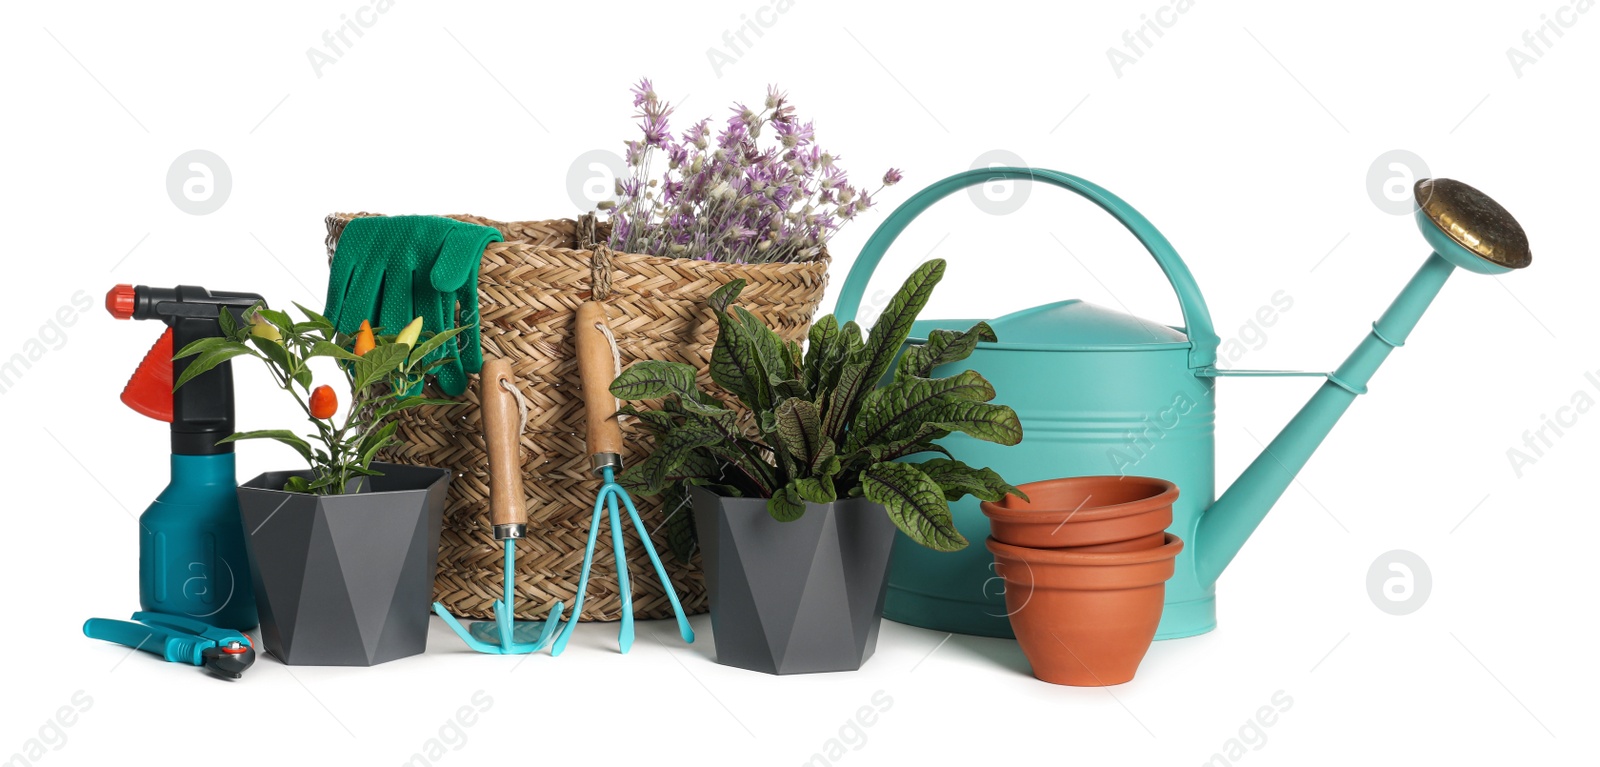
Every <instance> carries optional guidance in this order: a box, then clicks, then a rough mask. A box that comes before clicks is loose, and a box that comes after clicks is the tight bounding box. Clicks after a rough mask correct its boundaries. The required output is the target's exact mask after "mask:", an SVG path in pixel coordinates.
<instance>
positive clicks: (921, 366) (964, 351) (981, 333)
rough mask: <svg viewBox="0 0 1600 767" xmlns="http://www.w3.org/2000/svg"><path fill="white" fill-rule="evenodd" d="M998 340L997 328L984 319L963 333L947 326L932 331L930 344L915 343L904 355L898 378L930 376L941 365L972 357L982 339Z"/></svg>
mask: <svg viewBox="0 0 1600 767" xmlns="http://www.w3.org/2000/svg"><path fill="white" fill-rule="evenodd" d="M996 340H997V339H996V337H995V334H994V329H993V328H991V327H989V323H987V322H980V323H978V324H976V325H973V326H972V327H971V328H969V329H967V330H965V331H961V332H957V331H954V330H943V329H938V330H933V331H930V332H929V333H928V342H927V343H923V344H917V345H916V346H912V347H910V348H908V349H906V350H905V352H904V353H902V354H901V355H900V366H899V367H898V368H896V369H895V378H896V379H900V378H911V377H917V378H926V377H927V376H928V374H929V373H931V372H933V369H934V368H936V367H939V366H940V365H948V364H950V363H952V362H960V361H961V360H964V359H966V358H967V357H969V356H971V354H972V350H973V349H976V348H978V342H979V341H988V342H990V343H993V342H994V341H996Z"/></svg>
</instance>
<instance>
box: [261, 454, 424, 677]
mask: <svg viewBox="0 0 1600 767" xmlns="http://www.w3.org/2000/svg"><path fill="white" fill-rule="evenodd" d="M372 468H374V469H376V470H377V471H381V472H383V473H384V476H382V477H371V478H369V479H370V482H371V489H370V490H368V491H365V492H360V493H354V494H349V495H322V496H319V495H307V494H304V493H289V492H285V491H284V490H282V489H281V488H282V487H283V483H284V482H285V481H287V480H288V479H289V478H290V477H293V476H297V475H298V476H303V477H308V476H309V475H310V472H308V471H269V472H267V473H266V474H262V475H261V476H259V477H256V478H255V479H252V480H250V481H249V482H246V483H244V484H243V485H240V486H239V513H240V515H241V516H242V517H243V518H244V529H245V540H246V543H247V545H248V548H249V552H250V577H251V579H252V581H254V585H255V590H256V600H257V609H258V610H259V611H260V613H261V638H262V640H263V641H264V644H265V645H266V651H267V652H269V653H272V655H273V656H274V657H276V658H277V659H278V660H281V661H283V662H284V663H286V664H288V665H291V666H374V665H377V664H379V663H384V662H387V661H391V660H394V659H396V658H404V657H407V656H411V655H417V654H419V653H421V652H422V651H423V650H425V649H427V646H428V618H429V616H430V615H432V614H433V612H432V604H433V575H434V567H435V565H436V563H437V562H438V558H439V528H440V523H441V521H442V519H443V517H444V506H445V491H446V489H448V488H449V486H450V472H449V471H446V470H444V469H433V468H428V467H425V466H401V465H398V464H391V463H374V464H372Z"/></svg>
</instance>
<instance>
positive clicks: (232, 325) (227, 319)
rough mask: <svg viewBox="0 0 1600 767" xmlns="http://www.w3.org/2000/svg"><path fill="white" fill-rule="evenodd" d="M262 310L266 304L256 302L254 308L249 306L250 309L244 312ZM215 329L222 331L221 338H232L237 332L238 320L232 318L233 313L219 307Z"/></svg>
mask: <svg viewBox="0 0 1600 767" xmlns="http://www.w3.org/2000/svg"><path fill="white" fill-rule="evenodd" d="M263 308H266V304H265V303H263V302H259V301H258V302H256V303H255V305H254V306H251V307H250V309H246V310H245V311H246V312H249V311H250V310H251V309H263ZM246 316H248V315H246ZM217 329H218V330H221V331H222V337H223V338H232V337H233V334H234V332H235V331H237V330H239V322H238V318H236V317H234V316H233V311H232V310H230V309H228V308H227V307H225V306H224V307H221V308H220V309H219V310H218V311H217Z"/></svg>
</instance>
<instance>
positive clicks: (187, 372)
mask: <svg viewBox="0 0 1600 767" xmlns="http://www.w3.org/2000/svg"><path fill="white" fill-rule="evenodd" d="M249 353H250V349H249V347H247V346H245V345H244V344H239V343H231V342H230V343H228V344H227V345H225V346H218V347H216V348H214V349H212V350H211V351H208V352H203V353H201V354H200V356H198V357H195V358H194V360H192V361H191V362H190V363H189V366H188V367H185V368H184V369H183V375H180V376H178V381H177V383H174V384H173V385H172V390H173V391H177V390H178V388H179V387H181V386H183V385H184V384H186V383H188V382H190V381H191V380H194V377H195V376H198V375H200V374H202V373H205V372H207V371H210V370H211V369H212V368H214V367H216V366H218V365H221V364H222V363H224V362H227V361H228V360H231V359H233V358H234V357H237V356H239V355H241V354H249Z"/></svg>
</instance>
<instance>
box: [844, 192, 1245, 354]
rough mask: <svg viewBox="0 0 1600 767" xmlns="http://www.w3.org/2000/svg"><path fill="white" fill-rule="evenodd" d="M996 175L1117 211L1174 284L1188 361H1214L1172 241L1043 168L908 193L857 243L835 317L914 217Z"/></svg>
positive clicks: (854, 301) (1106, 196)
mask: <svg viewBox="0 0 1600 767" xmlns="http://www.w3.org/2000/svg"><path fill="white" fill-rule="evenodd" d="M998 180H1027V181H1043V182H1045V183H1048V184H1053V185H1055V186H1059V187H1061V188H1063V189H1067V190H1070V191H1073V192H1077V193H1078V194H1079V195H1082V196H1083V197H1085V198H1087V199H1088V200H1089V201H1090V202H1093V203H1094V204H1096V205H1098V206H1100V207H1101V208H1102V209H1103V210H1105V211H1106V212H1107V213H1110V214H1111V215H1112V216H1115V217H1116V219H1117V221H1119V222H1121V223H1122V225H1123V226H1125V227H1127V228H1128V231H1130V232H1133V236H1134V237H1137V238H1138V239H1139V242H1140V243H1141V244H1143V245H1144V247H1145V249H1146V250H1148V251H1150V255H1152V256H1155V259H1156V263H1157V264H1158V265H1160V266H1161V271H1162V272H1164V273H1165V274H1166V275H1167V281H1168V282H1170V283H1172V289H1173V290H1174V291H1175V292H1176V293H1177V294H1178V305H1179V306H1180V307H1181V308H1182V309H1183V322H1184V332H1185V333H1187V334H1188V336H1189V343H1190V349H1189V367H1190V368H1194V369H1200V368H1205V367H1209V366H1211V365H1212V364H1213V363H1215V362H1216V360H1217V344H1218V342H1219V339H1218V338H1217V333H1216V331H1215V330H1214V329H1213V328H1212V326H1211V312H1210V311H1209V310H1208V309H1206V301H1205V298H1203V297H1201V295H1200V287H1199V286H1198V285H1196V284H1195V282H1194V275H1192V274H1190V273H1189V267H1188V266H1186V265H1185V264H1184V263H1183V259H1182V258H1180V257H1179V256H1178V251H1176V250H1174V249H1173V247H1172V243H1169V242H1167V238H1166V237H1163V236H1161V232H1158V231H1156V227H1155V225H1154V224H1151V223H1150V221H1149V220H1148V219H1146V218H1145V217H1144V216H1143V215H1140V213H1139V211H1136V210H1134V209H1133V206H1131V205H1129V204H1128V203H1126V202H1123V201H1122V199H1121V198H1119V197H1117V196H1116V195H1114V194H1112V193H1110V192H1108V191H1106V190H1104V189H1101V188H1100V187H1098V186H1096V185H1094V184H1093V183H1090V182H1088V181H1085V180H1083V179H1081V178H1078V177H1077V176H1072V175H1068V174H1066V173H1061V172H1058V171H1053V170H1044V169H1041V168H977V169H974V170H969V171H964V172H961V173H957V174H955V175H954V176H951V177H949V178H946V179H944V180H943V181H939V182H937V183H935V184H933V185H932V186H929V187H928V188H926V189H923V190H922V191H920V192H917V193H916V194H914V195H912V196H911V199H909V200H906V201H905V202H904V203H902V204H901V205H900V207H898V208H896V209H895V211H894V212H893V213H890V214H889V217H888V218H887V219H885V220H884V222H883V223H882V224H880V225H879V226H878V229H877V231H875V232H873V233H872V237H871V238H870V239H868V240H867V244H866V247H863V248H862V249H861V255H860V256H859V257H857V258H856V261H855V263H854V264H852V265H851V267H850V274H849V275H848V276H847V277H845V280H844V287H843V288H842V289H841V290H840V293H839V303H838V305H837V306H836V307H835V309H834V315H835V316H836V317H838V319H839V321H840V322H848V321H850V320H853V319H855V317H856V311H857V310H858V309H860V308H861V297H862V296H863V295H864V294H865V293H866V290H867V281H868V280H869V279H871V278H872V273H873V271H874V270H875V269H877V267H878V261H880V260H881V259H882V258H883V254H884V252H885V251H887V250H888V249H889V246H890V245H891V244H893V243H894V241H895V238H896V237H899V236H900V233H901V232H903V231H905V228H906V227H907V226H908V225H910V224H911V221H912V220H913V219H915V218H916V217H917V216H918V215H920V214H921V213H922V212H923V211H925V210H927V209H928V208H929V207H931V206H932V205H933V204H934V203H935V202H938V201H939V200H942V199H944V198H945V197H948V196H950V195H951V194H954V193H955V192H957V191H960V190H962V189H965V188H967V187H969V186H976V185H978V184H982V183H985V182H989V181H998Z"/></svg>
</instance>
